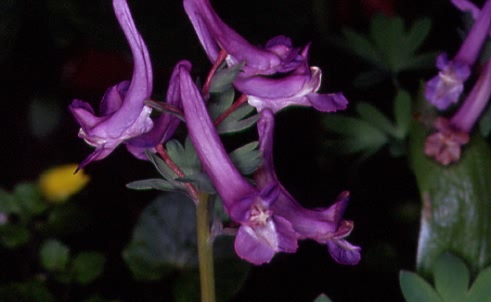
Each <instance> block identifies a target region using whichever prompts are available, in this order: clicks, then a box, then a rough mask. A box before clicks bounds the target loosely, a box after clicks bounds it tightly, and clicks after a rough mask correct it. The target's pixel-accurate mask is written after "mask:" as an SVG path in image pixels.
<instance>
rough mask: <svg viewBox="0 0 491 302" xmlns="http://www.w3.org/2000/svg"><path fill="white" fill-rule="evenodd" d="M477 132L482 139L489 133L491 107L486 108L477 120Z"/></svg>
mask: <svg viewBox="0 0 491 302" xmlns="http://www.w3.org/2000/svg"><path fill="white" fill-rule="evenodd" d="M479 130H480V132H481V135H482V136H484V137H488V136H489V134H490V133H491V106H488V108H487V109H486V110H485V111H484V113H483V114H482V116H481V119H480V120H479Z"/></svg>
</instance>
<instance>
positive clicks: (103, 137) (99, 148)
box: [70, 0, 154, 169]
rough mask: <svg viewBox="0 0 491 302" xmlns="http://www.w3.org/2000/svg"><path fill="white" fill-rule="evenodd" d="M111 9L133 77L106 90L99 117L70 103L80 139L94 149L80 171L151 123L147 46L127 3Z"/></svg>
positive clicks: (82, 104) (121, 0)
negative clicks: (127, 50) (128, 52)
mask: <svg viewBox="0 0 491 302" xmlns="http://www.w3.org/2000/svg"><path fill="white" fill-rule="evenodd" d="M113 7H114V12H115V14H116V17H117V19H118V22H119V24H120V25H121V28H122V29H123V32H124V34H125V36H126V39H127V40H128V43H129V45H130V48H131V52H132V54H133V62H134V68H133V76H132V79H131V82H129V81H124V82H121V83H119V84H117V85H115V86H113V87H111V88H109V89H108V90H107V91H106V93H105V95H104V97H103V98H102V101H101V104H100V112H99V114H100V116H96V115H95V114H94V110H93V109H92V107H91V106H90V105H89V104H88V103H86V102H83V101H81V100H77V99H75V100H74V101H73V102H72V103H71V105H70V111H71V112H72V114H73V115H74V117H75V119H76V120H77V122H78V123H79V124H80V126H81V128H80V131H79V134H78V135H79V137H81V138H83V139H84V140H85V141H86V142H87V143H88V144H89V145H92V146H94V147H96V149H95V151H94V152H93V153H92V154H90V155H89V156H88V157H87V158H86V159H85V160H84V161H83V162H82V163H81V164H80V165H79V167H78V168H79V169H80V168H83V167H84V166H86V165H87V164H89V163H90V162H92V161H96V160H101V159H103V158H105V157H106V156H108V155H109V154H110V153H111V152H112V151H113V150H114V149H115V148H116V147H117V146H118V145H119V144H121V143H122V142H125V141H126V140H128V139H130V138H133V137H136V136H139V135H140V134H143V133H146V132H148V131H150V130H151V129H152V127H153V124H154V123H153V121H152V120H151V118H150V113H151V111H152V109H151V108H150V107H148V106H146V105H145V104H144V100H147V99H148V98H149V97H150V95H151V93H152V81H153V77H152V66H151V62H150V57H149V54H148V50H147V47H146V45H145V42H143V39H142V38H141V36H140V34H139V33H138V30H137V29H136V27H135V24H134V22H133V19H132V17H131V13H130V11H129V8H128V4H127V3H126V1H125V0H113ZM130 151H131V150H130Z"/></svg>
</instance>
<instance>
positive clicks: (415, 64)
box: [399, 52, 437, 71]
mask: <svg viewBox="0 0 491 302" xmlns="http://www.w3.org/2000/svg"><path fill="white" fill-rule="evenodd" d="M436 56H437V53H435V52H430V53H425V54H422V55H417V56H413V57H408V58H406V59H404V60H402V61H401V62H399V70H401V71H402V70H405V71H410V70H419V69H430V68H433V66H434V65H435V59H436Z"/></svg>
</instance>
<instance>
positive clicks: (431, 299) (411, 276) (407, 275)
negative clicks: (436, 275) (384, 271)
mask: <svg viewBox="0 0 491 302" xmlns="http://www.w3.org/2000/svg"><path fill="white" fill-rule="evenodd" d="M399 282H400V285H401V290H402V294H403V295H404V299H406V302H444V301H443V300H442V299H441V298H440V296H438V294H437V293H436V292H435V290H434V289H433V288H432V287H431V285H430V284H428V282H426V281H425V280H424V279H423V278H421V277H420V276H418V275H417V274H415V273H413V272H408V271H401V272H400V274H399Z"/></svg>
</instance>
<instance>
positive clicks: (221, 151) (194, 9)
mask: <svg viewBox="0 0 491 302" xmlns="http://www.w3.org/2000/svg"><path fill="white" fill-rule="evenodd" d="M113 5H114V10H115V12H116V16H117V18H118V20H119V23H120V25H121V27H122V28H123V31H124V33H125V35H126V38H127V40H128V42H129V44H130V48H131V50H132V53H133V57H134V72H133V78H132V80H131V82H123V83H120V84H118V85H116V86H114V87H112V88H110V89H109V90H108V92H107V93H106V95H105V96H104V98H103V100H102V103H101V110H100V114H101V116H100V117H97V116H95V115H94V114H93V110H92V109H91V108H90V106H89V105H88V104H87V103H84V102H82V101H79V100H75V101H74V102H73V103H72V105H71V106H70V109H71V110H72V113H73V114H74V116H75V118H76V119H77V121H78V122H79V124H80V125H81V129H80V133H79V136H80V137H82V138H84V139H85V140H86V142H87V143H89V144H91V145H93V146H95V147H96V150H95V151H94V152H93V153H92V154H91V155H90V156H89V157H88V158H87V159H85V160H84V161H83V162H82V164H81V165H80V167H83V166H85V165H86V164H88V163H90V162H91V161H94V160H100V159H102V158H104V157H106V156H107V155H109V154H110V153H111V152H112V150H114V148H116V146H117V145H119V144H121V143H123V144H125V145H126V147H127V148H128V150H129V151H130V152H131V153H132V154H134V155H135V156H137V157H139V158H143V156H142V154H143V151H144V150H145V149H155V148H157V149H158V150H162V147H161V146H160V144H162V143H163V142H165V141H166V140H168V139H169V138H170V137H171V136H172V135H173V133H174V130H175V129H176V127H177V125H178V123H179V119H178V118H177V117H175V116H174V115H171V114H168V113H162V114H161V115H160V116H159V117H158V118H157V119H155V120H153V119H152V118H150V116H149V114H150V112H151V110H152V109H151V108H150V107H148V106H147V105H145V102H144V101H145V100H148V99H149V98H150V95H151V93H152V69H151V65H150V64H151V63H150V59H149V57H148V51H147V48H146V46H145V44H144V42H143V40H142V39H141V37H140V35H139V33H138V31H137V30H136V28H135V26H134V23H133V20H132V18H131V15H130V13H129V9H128V6H127V3H126V1H125V0H113ZM184 7H185V10H186V12H187V14H188V16H189V18H190V20H191V22H192V24H193V26H194V28H195V30H196V32H197V34H198V37H199V39H200V41H201V43H202V45H203V47H204V49H205V51H206V53H207V55H208V57H209V59H210V60H211V61H212V62H214V63H215V64H220V63H221V61H220V58H223V59H224V60H225V61H226V63H227V65H228V66H229V67H232V66H235V65H236V64H241V65H240V66H241V70H240V72H239V74H238V75H237V77H236V78H235V79H234V81H233V85H234V86H235V88H236V89H237V90H238V91H240V92H241V93H243V94H244V95H246V96H247V100H248V102H249V104H250V105H252V106H254V107H255V108H256V109H257V111H258V112H259V114H260V118H259V120H258V122H257V130H258V135H259V150H260V151H261V153H262V157H263V161H262V163H261V165H260V167H259V168H258V169H257V170H256V171H255V172H254V175H253V179H254V182H253V183H251V181H249V180H247V179H246V178H245V177H244V176H242V175H241V174H240V172H239V171H238V170H237V168H236V167H235V166H234V164H233V163H232V160H231V159H230V157H229V155H228V154H227V152H226V151H225V148H224V146H223V144H222V142H221V140H220V137H219V135H218V132H217V130H216V125H215V124H214V123H213V122H212V119H211V117H210V115H209V113H208V111H207V107H206V105H205V101H206V98H208V93H207V92H201V91H200V90H199V89H198V88H197V87H196V85H195V84H194V82H193V80H192V78H191V74H190V73H191V68H192V66H191V63H190V62H188V61H185V60H183V61H180V62H178V63H177V65H176V67H175V68H174V72H173V74H172V77H171V79H170V84H169V89H168V93H167V99H166V103H167V106H169V107H172V108H175V109H178V110H179V111H181V110H182V112H183V115H184V120H185V123H186V127H187V129H188V132H189V136H190V139H191V141H192V143H193V145H194V148H195V150H196V153H197V156H198V158H199V159H200V161H201V165H202V168H203V169H204V171H205V172H206V173H207V174H208V176H209V178H210V179H211V182H212V183H213V185H214V187H215V189H216V191H217V192H218V194H219V195H220V197H221V200H222V201H223V205H224V208H225V210H226V211H227V213H228V214H229V216H230V218H231V219H232V220H233V221H234V222H236V223H237V224H239V225H240V226H239V228H238V231H237V235H236V238H235V250H236V252H237V254H238V255H239V256H240V257H241V258H243V259H245V260H247V261H249V262H251V263H254V264H262V263H266V262H269V261H270V260H271V259H272V257H273V256H274V255H275V254H276V253H277V252H289V253H291V252H295V251H296V250H297V247H298V244H297V242H298V240H301V239H313V240H315V241H317V242H319V243H321V244H325V245H326V246H327V249H328V251H329V252H330V254H331V256H332V257H333V258H334V259H335V260H336V261H337V262H339V263H342V264H351V265H354V264H357V263H358V262H359V261H360V248H359V247H357V246H354V245H351V244H350V243H348V242H347V241H346V240H345V237H347V236H348V235H349V234H350V232H351V230H352V229H353V222H352V221H348V220H343V218H342V216H343V213H344V210H345V208H346V206H347V203H348V199H349V193H348V192H343V193H341V194H340V195H339V197H338V198H337V200H336V201H335V203H334V204H333V205H331V206H330V207H328V208H319V209H306V208H304V207H302V206H301V205H300V204H299V203H298V202H297V201H296V200H295V199H294V198H293V197H292V196H291V195H290V194H289V193H288V192H287V191H286V189H285V188H284V187H283V186H282V185H281V183H280V182H279V181H278V178H277V177H276V174H275V171H274V166H273V131H274V113H275V112H277V111H279V110H280V109H282V108H285V107H287V106H290V105H303V106H312V107H314V108H315V109H317V110H320V111H323V112H334V111H337V110H342V109H344V108H345V107H346V105H347V100H346V98H345V97H344V96H343V94H342V93H333V94H319V93H317V90H318V89H319V87H320V83H321V70H320V69H319V68H317V67H311V66H309V65H308V51H309V45H307V46H305V47H302V48H296V47H293V46H292V43H291V41H290V39H289V38H286V37H284V36H278V37H275V38H273V39H271V40H270V41H269V42H268V43H267V44H266V46H265V47H264V48H261V47H256V46H253V45H251V44H250V43H249V42H247V41H246V40H245V39H244V38H243V37H241V36H240V35H239V34H237V33H236V32H235V31H233V30H232V29H231V28H230V27H228V26H227V25H226V24H225V23H223V21H221V19H220V18H219V17H218V16H217V15H216V13H215V12H214V11H213V8H212V7H211V5H210V3H209V1H208V0H184Z"/></svg>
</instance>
